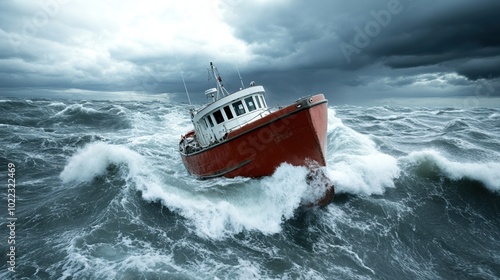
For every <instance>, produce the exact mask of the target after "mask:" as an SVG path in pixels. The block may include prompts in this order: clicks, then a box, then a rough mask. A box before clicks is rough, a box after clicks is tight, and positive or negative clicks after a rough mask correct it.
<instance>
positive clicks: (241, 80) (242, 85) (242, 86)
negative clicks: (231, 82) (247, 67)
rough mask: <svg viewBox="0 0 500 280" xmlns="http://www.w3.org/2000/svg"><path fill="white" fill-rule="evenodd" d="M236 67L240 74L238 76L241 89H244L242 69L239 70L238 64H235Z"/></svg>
mask: <svg viewBox="0 0 500 280" xmlns="http://www.w3.org/2000/svg"><path fill="white" fill-rule="evenodd" d="M234 66H236V72H238V76H239V77H240V82H241V88H242V89H244V88H245V85H244V84H243V78H242V77H241V75H240V69H238V64H236V63H235V64H234Z"/></svg>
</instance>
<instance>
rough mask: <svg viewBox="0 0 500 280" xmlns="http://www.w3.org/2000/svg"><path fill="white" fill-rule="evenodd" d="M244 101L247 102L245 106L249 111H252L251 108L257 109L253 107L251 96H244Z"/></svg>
mask: <svg viewBox="0 0 500 280" xmlns="http://www.w3.org/2000/svg"><path fill="white" fill-rule="evenodd" d="M245 102H246V103H247V108H248V111H249V112H252V111H253V110H255V109H257V108H255V103H253V98H252V97H251V96H250V97H247V98H245Z"/></svg>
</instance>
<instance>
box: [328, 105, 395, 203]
mask: <svg viewBox="0 0 500 280" xmlns="http://www.w3.org/2000/svg"><path fill="white" fill-rule="evenodd" d="M328 138H329V139H328V142H329V144H328V164H329V168H328V170H329V173H330V177H331V178H332V180H333V181H334V183H335V187H336V191H337V192H347V193H353V194H364V195H372V194H382V193H384V191H385V189H386V188H388V187H389V188H391V187H394V181H393V180H394V179H395V178H397V177H398V176H399V167H398V162H397V159H396V158H394V157H392V156H390V155H387V154H384V153H382V152H380V151H379V150H378V149H377V147H376V145H375V143H374V142H373V140H371V139H370V138H369V137H368V136H366V135H364V134H361V133H359V132H357V131H354V130H353V129H351V128H349V127H347V126H345V125H344V124H343V123H342V121H341V120H340V119H339V118H337V117H336V116H335V111H334V110H333V109H331V108H329V111H328Z"/></svg>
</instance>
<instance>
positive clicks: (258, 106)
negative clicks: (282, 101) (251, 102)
mask: <svg viewBox="0 0 500 280" xmlns="http://www.w3.org/2000/svg"><path fill="white" fill-rule="evenodd" d="M254 99H255V104H257V108H262V105H261V104H260V100H259V96H258V95H256V96H254Z"/></svg>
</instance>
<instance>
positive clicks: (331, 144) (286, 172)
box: [0, 98, 500, 279]
mask: <svg viewBox="0 0 500 280" xmlns="http://www.w3.org/2000/svg"><path fill="white" fill-rule="evenodd" d="M328 113H329V117H328V150H327V161H328V166H327V167H326V172H327V174H328V176H329V177H330V178H331V179H332V181H333V182H334V183H335V186H336V196H335V198H334V200H333V202H332V203H331V204H329V205H327V206H326V207H323V208H319V207H313V208H304V207H302V206H301V202H302V201H304V200H306V199H307V198H308V197H309V196H310V195H311V192H312V190H311V188H309V187H308V185H307V183H306V175H307V170H305V168H303V167H295V166H291V165H288V164H286V163H284V164H283V165H281V166H280V167H279V168H278V169H277V170H276V172H275V173H274V174H273V175H272V176H269V177H265V178H260V179H249V178H235V179H225V178H219V179H213V180H203V181H200V180H197V179H196V178H194V177H192V176H191V175H189V174H188V172H187V171H186V170H185V169H184V166H183V165H182V162H181V160H180V157H179V155H178V152H177V143H178V141H179V139H180V135H181V134H183V133H185V132H186V131H187V130H189V129H190V126H191V123H190V119H189V114H188V111H187V110H186V107H185V105H184V104H177V103H172V102H152V101H134V102H131V101H130V102H127V101H74V100H38V99H34V100H23V99H13V98H11V99H9V98H3V99H2V100H1V101H0V147H1V150H0V180H1V182H2V188H1V190H2V191H1V192H0V193H1V201H2V203H0V237H1V238H0V248H1V249H0V255H1V256H2V265H1V266H0V269H1V270H0V277H1V278H2V279H9V278H12V279H499V278H500V110H499V109H495V108H468V109H457V108H425V107H421V108H408V107H402V106H379V107H357V106H347V105H346V106H331V104H330V107H329V111H328ZM9 163H11V164H14V165H15V175H14V176H15V182H16V186H15V196H16V201H15V218H16V228H15V254H16V258H15V272H11V271H9V267H10V265H9V263H8V260H9V257H8V256H7V254H8V253H9V252H10V245H9V244H8V237H9V228H8V227H7V226H8V224H9V220H8V218H9V215H8V206H7V205H8V203H7V200H8V190H7V182H8V179H9V178H11V177H9V173H8V164H9Z"/></svg>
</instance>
